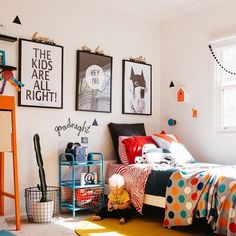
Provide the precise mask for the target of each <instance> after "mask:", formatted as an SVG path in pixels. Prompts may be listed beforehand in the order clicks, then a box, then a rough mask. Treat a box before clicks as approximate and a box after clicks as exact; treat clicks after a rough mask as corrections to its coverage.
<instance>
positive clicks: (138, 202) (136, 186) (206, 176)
mask: <svg viewBox="0 0 236 236" xmlns="http://www.w3.org/2000/svg"><path fill="white" fill-rule="evenodd" d="M159 168H160V166H159V165H158V166H155V165H148V164H132V165H121V164H111V165H110V164H109V165H108V169H107V173H106V182H108V178H109V177H110V176H111V175H112V174H115V173H117V174H121V175H123V176H124V178H125V182H126V189H127V190H128V192H129V193H130V196H131V200H132V203H133V205H134V207H135V209H136V210H137V211H138V212H139V213H142V208H143V204H144V194H145V185H146V182H147V179H148V176H149V174H150V172H151V170H153V169H159ZM156 181H158V180H156ZM201 217H205V218H206V219H207V221H208V223H209V224H211V226H212V228H213V230H214V231H215V232H216V233H219V234H224V235H228V236H236V166H220V165H214V164H207V163H192V164H186V165H185V166H184V167H183V166H182V167H181V166H180V167H176V170H175V172H174V173H173V174H172V175H171V176H170V178H169V180H168V183H167V188H166V207H165V220H164V222H163V226H164V227H169V228H170V227H172V226H180V225H190V224H192V221H193V219H194V218H201Z"/></svg>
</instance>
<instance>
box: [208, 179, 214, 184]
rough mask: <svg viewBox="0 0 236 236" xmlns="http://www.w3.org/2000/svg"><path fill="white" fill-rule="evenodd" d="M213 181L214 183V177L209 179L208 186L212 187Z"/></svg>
mask: <svg viewBox="0 0 236 236" xmlns="http://www.w3.org/2000/svg"><path fill="white" fill-rule="evenodd" d="M213 181H214V177H211V179H210V181H209V184H210V185H212V184H213Z"/></svg>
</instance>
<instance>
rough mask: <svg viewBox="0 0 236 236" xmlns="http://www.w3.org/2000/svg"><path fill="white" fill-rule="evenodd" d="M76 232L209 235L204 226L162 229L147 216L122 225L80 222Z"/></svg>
mask: <svg viewBox="0 0 236 236" xmlns="http://www.w3.org/2000/svg"><path fill="white" fill-rule="evenodd" d="M75 232H76V233H77V235H79V236H139V235H140V236H145V235H150V236H155V235H158V236H162V235H163V236H169V235H173V236H180V235H181V236H190V235H191V236H195V235H196V236H197V235H198V236H201V235H204V236H205V235H211V234H208V232H207V229H206V228H204V226H203V225H200V226H199V225H198V226H197V225H195V226H185V227H175V228H174V229H166V228H163V227H162V220H161V219H157V218H151V217H147V216H144V217H143V216H135V217H134V218H132V219H131V220H130V221H129V222H128V223H126V224H124V225H121V224H120V223H119V220H118V219H111V218H110V219H103V220H101V221H92V220H91V218H89V219H87V220H85V221H80V222H79V223H78V225H77V227H76V230H75Z"/></svg>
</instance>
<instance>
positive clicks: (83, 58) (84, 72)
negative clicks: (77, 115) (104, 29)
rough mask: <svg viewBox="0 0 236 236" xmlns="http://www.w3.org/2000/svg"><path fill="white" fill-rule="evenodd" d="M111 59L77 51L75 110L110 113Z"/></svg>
mask: <svg viewBox="0 0 236 236" xmlns="http://www.w3.org/2000/svg"><path fill="white" fill-rule="evenodd" d="M111 89H112V57H110V56H106V55H101V54H95V53H91V52H85V51H80V50H78V51H77V80H76V108H75V109H76V110H77V111H94V112H111V104H112V101H111V97H112V96H111V93H112V90H111Z"/></svg>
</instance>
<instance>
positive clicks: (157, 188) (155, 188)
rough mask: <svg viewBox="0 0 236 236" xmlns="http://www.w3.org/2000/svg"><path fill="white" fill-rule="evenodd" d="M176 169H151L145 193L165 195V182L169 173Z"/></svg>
mask: <svg viewBox="0 0 236 236" xmlns="http://www.w3.org/2000/svg"><path fill="white" fill-rule="evenodd" d="M176 170H177V169H175V168H171V169H167V170H158V169H157V170H152V171H151V173H150V174H149V177H148V179H147V182H146V187H145V193H146V194H151V195H156V196H161V197H165V194H166V186H167V182H168V180H169V178H170V176H171V174H172V173H173V172H175V171H176ZM157 180H158V181H157Z"/></svg>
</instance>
